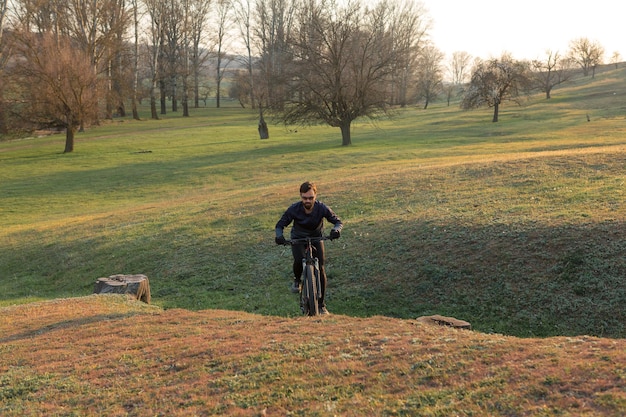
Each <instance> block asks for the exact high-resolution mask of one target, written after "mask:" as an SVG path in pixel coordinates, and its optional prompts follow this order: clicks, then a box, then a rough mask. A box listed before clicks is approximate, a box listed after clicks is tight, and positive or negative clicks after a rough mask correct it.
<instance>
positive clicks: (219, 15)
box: [214, 0, 234, 108]
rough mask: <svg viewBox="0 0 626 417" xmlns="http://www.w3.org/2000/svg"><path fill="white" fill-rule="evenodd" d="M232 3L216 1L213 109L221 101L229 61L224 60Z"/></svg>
mask: <svg viewBox="0 0 626 417" xmlns="http://www.w3.org/2000/svg"><path fill="white" fill-rule="evenodd" d="M233 5H234V3H233V2H232V1H230V0H217V4H216V6H215V7H216V9H215V19H216V26H217V28H216V29H217V32H216V33H215V48H214V49H215V52H214V53H215V89H216V91H215V107H218V108H219V107H220V105H221V104H220V103H221V99H222V81H223V80H224V76H225V75H226V69H227V67H228V65H229V64H230V62H231V60H228V59H227V58H226V56H227V55H226V51H225V49H226V48H227V47H228V46H229V43H230V29H231V27H232V25H233V20H232V19H233V11H232V8H233Z"/></svg>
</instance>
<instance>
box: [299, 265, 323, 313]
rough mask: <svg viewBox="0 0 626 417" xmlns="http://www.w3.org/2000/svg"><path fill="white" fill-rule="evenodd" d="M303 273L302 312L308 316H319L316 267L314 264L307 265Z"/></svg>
mask: <svg viewBox="0 0 626 417" xmlns="http://www.w3.org/2000/svg"><path fill="white" fill-rule="evenodd" d="M302 275H303V278H304V282H303V283H302V292H301V293H300V297H301V300H300V304H301V305H302V312H303V313H304V314H305V315H307V316H317V315H318V314H319V308H318V305H317V291H318V289H317V282H316V279H315V267H314V266H313V265H305V268H304V272H303V274H302Z"/></svg>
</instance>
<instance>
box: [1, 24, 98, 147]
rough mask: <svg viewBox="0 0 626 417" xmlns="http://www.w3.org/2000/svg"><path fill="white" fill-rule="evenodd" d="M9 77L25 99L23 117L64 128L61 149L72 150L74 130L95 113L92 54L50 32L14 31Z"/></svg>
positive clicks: (94, 79)
mask: <svg viewBox="0 0 626 417" xmlns="http://www.w3.org/2000/svg"><path fill="white" fill-rule="evenodd" d="M17 39H18V42H17V44H16V45H17V46H16V53H17V55H16V57H17V59H16V66H15V67H14V68H13V71H12V81H13V82H14V83H15V84H17V85H19V86H20V88H19V89H16V91H19V92H20V94H21V95H22V100H23V102H25V103H28V107H26V108H25V109H24V111H23V117H25V118H27V119H28V120H30V121H34V122H37V123H38V124H42V125H46V124H48V125H51V126H58V127H63V128H65V130H66V139H65V150H64V152H66V153H67V152H72V151H73V150H74V134H75V132H76V130H77V128H78V127H79V126H80V125H81V124H82V123H86V122H90V121H95V120H96V119H97V114H98V98H99V97H98V95H97V94H96V92H98V91H101V90H100V89H99V88H98V85H97V84H98V77H97V76H96V74H95V73H94V71H93V64H92V56H91V55H90V54H88V53H86V52H85V51H84V50H83V49H82V48H80V47H78V45H77V44H76V43H74V41H73V40H70V39H69V38H68V37H65V36H58V35H55V34H53V33H43V34H36V33H32V32H21V33H20V34H19V35H17Z"/></svg>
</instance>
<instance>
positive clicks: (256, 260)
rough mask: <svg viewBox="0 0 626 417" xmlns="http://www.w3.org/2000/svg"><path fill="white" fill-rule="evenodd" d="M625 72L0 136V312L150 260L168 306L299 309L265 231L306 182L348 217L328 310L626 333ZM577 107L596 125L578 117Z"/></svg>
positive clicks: (79, 289) (489, 326) (500, 328)
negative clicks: (341, 107) (344, 107)
mask: <svg viewBox="0 0 626 417" xmlns="http://www.w3.org/2000/svg"><path fill="white" fill-rule="evenodd" d="M625 80H626V72H625V70H623V69H618V70H611V71H604V72H600V73H598V74H597V75H596V77H595V79H591V78H590V77H587V78H581V79H578V80H576V81H575V82H574V83H572V84H570V85H569V86H568V87H566V88H562V89H557V90H556V91H555V92H554V94H553V98H552V99H551V100H549V101H547V100H545V99H544V98H543V96H541V95H537V96H533V97H530V98H529V100H528V101H527V102H526V103H525V104H524V105H523V106H521V107H518V106H515V105H514V104H511V103H506V104H505V105H504V106H503V111H502V113H501V117H500V120H501V121H500V122H499V123H495V124H494V123H491V110H490V109H483V110H478V111H472V112H463V111H460V110H459V109H458V106H456V105H452V106H445V105H443V104H436V105H433V106H431V108H429V109H428V110H427V111H424V110H420V109H416V108H407V109H401V110H398V112H397V114H396V115H395V117H394V118H393V119H390V120H381V121H379V122H377V123H376V124H374V125H372V124H370V123H367V122H365V121H359V122H358V123H356V124H355V125H354V128H353V146H350V147H342V146H340V144H341V138H340V133H339V130H338V129H332V128H329V127H323V126H319V127H311V128H296V127H291V128H285V127H282V126H275V125H271V126H270V135H271V137H270V139H269V140H264V141H261V140H259V139H258V133H257V131H256V122H257V117H256V115H255V114H254V112H250V111H246V110H242V109H240V108H237V107H228V108H222V109H214V108H203V109H198V110H194V111H193V112H192V117H190V118H182V117H181V116H180V114H171V113H170V114H168V115H165V116H163V117H162V119H161V120H159V121H152V120H143V121H132V120H129V119H116V120H115V121H113V122H103V124H102V126H99V127H97V128H93V129H89V130H88V131H87V132H85V133H81V134H79V135H78V136H77V143H76V147H75V152H74V153H72V154H67V155H64V154H62V153H61V152H62V150H63V141H64V137H63V136H62V135H55V136H50V137H44V138H30V139H23V140H16V141H10V142H1V143H0V178H1V180H0V181H1V182H0V268H1V271H0V276H1V281H0V305H4V306H9V305H13V304H20V303H28V302H33V301H41V300H47V299H55V298H63V297H76V296H84V295H88V294H90V293H91V292H92V291H93V285H94V281H95V280H96V279H97V278H98V277H102V276H109V275H112V274H118V273H129V274H130V273H143V274H146V275H147V276H148V277H149V278H150V284H151V289H152V296H153V302H154V304H156V305H157V306H160V307H163V308H184V309H190V310H203V309H227V310H237V311H243V312H249V313H259V314H262V315H275V316H281V317H293V316H297V315H298V314H299V309H298V307H297V302H296V300H295V299H294V297H293V295H292V294H290V293H289V292H288V291H287V285H288V283H289V280H290V264H291V260H290V254H289V253H288V252H287V251H286V250H285V249H284V248H282V247H277V246H275V245H274V244H273V227H274V224H275V222H276V221H277V219H278V218H279V216H280V215H281V213H282V211H283V210H284V209H285V208H286V207H287V206H288V205H289V204H290V203H291V202H293V201H295V200H296V199H297V198H298V194H297V189H298V185H299V184H300V183H301V182H302V181H304V180H313V181H316V182H317V183H318V184H319V188H320V200H322V201H324V202H326V203H328V204H329V205H330V206H331V207H333V209H334V210H335V211H336V212H337V213H338V215H339V216H340V217H342V219H343V220H344V221H345V223H346V226H345V229H344V234H343V236H342V238H341V239H340V240H339V241H336V242H331V243H329V244H328V257H329V264H328V273H329V291H328V305H329V309H330V310H331V312H333V313H338V314H342V315H349V316H356V317H367V316H374V315H383V316H388V317H395V318H405V319H408V318H415V317H418V316H421V315H429V314H443V315H450V316H455V317H457V318H460V319H463V320H467V321H469V322H471V323H472V325H473V327H474V328H475V329H477V330H479V331H481V332H486V333H502V334H507V335H515V336H524V337H535V336H541V337H543V336H555V335H569V336H574V335H581V334H587V335H594V336H606V337H624V336H625V335H626V329H625V327H624V323H625V322H626V320H625V319H626V317H625V313H624V308H623V305H624V301H625V300H626V289H625V287H624V285H623V283H624V277H625V276H626V261H625V257H624V253H625V250H626V242H625V239H624V236H625V232H626V230H625V229H626V228H625V225H624V213H625V212H626V209H625V207H624V197H625V196H624V189H625V187H624V182H625V180H626V175H625V172H626V171H625V168H626V155H625V152H624V151H625V149H626V137H625V115H626V90H624V89H623V85H624V81H625ZM587 116H589V118H590V119H591V121H587Z"/></svg>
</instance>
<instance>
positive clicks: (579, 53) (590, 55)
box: [569, 38, 604, 78]
mask: <svg viewBox="0 0 626 417" xmlns="http://www.w3.org/2000/svg"><path fill="white" fill-rule="evenodd" d="M603 56H604V48H603V47H602V45H600V44H599V43H598V42H596V41H590V40H589V39H587V38H578V39H574V40H573V41H571V42H570V49H569V58H570V59H571V60H572V61H573V62H575V63H576V64H577V65H578V66H579V67H580V68H581V69H582V70H583V75H584V76H585V77H586V76H588V75H589V72H591V76H592V78H593V77H595V72H596V67H597V66H598V65H600V64H602V57H603Z"/></svg>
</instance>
